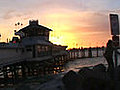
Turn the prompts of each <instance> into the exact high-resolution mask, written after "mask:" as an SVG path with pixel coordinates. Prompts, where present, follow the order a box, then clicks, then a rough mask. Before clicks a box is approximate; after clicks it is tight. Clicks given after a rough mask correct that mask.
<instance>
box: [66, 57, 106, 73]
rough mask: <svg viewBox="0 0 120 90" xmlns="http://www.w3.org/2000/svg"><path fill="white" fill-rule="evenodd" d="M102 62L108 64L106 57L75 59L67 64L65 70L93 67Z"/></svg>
mask: <svg viewBox="0 0 120 90" xmlns="http://www.w3.org/2000/svg"><path fill="white" fill-rule="evenodd" d="M101 63H102V64H105V65H106V64H107V62H106V59H105V58H104V57H94V58H83V59H75V60H73V61H69V62H68V63H67V64H66V65H65V71H69V70H74V71H78V70H79V69H80V68H82V67H91V66H95V65H97V64H101Z"/></svg>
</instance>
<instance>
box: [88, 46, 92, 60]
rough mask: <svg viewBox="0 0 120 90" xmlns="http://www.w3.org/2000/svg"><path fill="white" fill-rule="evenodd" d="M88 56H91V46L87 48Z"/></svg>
mask: <svg viewBox="0 0 120 90" xmlns="http://www.w3.org/2000/svg"><path fill="white" fill-rule="evenodd" d="M88 57H89V58H92V48H91V47H89V48H88Z"/></svg>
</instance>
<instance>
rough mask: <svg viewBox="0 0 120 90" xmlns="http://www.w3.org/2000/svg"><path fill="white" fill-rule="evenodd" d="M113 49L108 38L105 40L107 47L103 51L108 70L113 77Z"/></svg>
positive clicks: (111, 42)
mask: <svg viewBox="0 0 120 90" xmlns="http://www.w3.org/2000/svg"><path fill="white" fill-rule="evenodd" d="M114 50H115V47H114V45H113V41H112V40H109V41H108V42H107V47H106V50H105V53H104V57H105V58H106V60H107V63H108V72H109V74H110V76H111V77H113V71H114V63H113V51H114Z"/></svg>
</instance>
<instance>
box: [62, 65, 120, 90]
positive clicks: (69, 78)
mask: <svg viewBox="0 0 120 90" xmlns="http://www.w3.org/2000/svg"><path fill="white" fill-rule="evenodd" d="M116 74H117V75H116ZM115 75H116V80H117V82H116V80H114V79H111V78H110V75H109V73H107V72H106V67H105V66H104V65H103V64H98V65H96V66H94V67H93V69H89V68H86V67H85V68H82V69H81V70H79V72H78V73H76V72H74V71H69V72H68V73H67V74H66V75H64V77H63V78H62V81H63V83H64V85H65V87H66V89H67V90H119V87H120V83H119V82H118V81H119V80H120V77H119V76H120V67H118V68H116V69H115Z"/></svg>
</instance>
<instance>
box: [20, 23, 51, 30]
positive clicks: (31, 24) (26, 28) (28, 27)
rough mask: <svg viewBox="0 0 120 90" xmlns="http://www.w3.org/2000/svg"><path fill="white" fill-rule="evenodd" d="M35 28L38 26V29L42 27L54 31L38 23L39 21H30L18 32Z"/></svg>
mask: <svg viewBox="0 0 120 90" xmlns="http://www.w3.org/2000/svg"><path fill="white" fill-rule="evenodd" d="M34 28H38V29H41V30H48V31H52V30H51V29H49V28H47V27H45V26H43V25H39V24H38V21H29V25H28V26H26V27H24V28H22V29H20V30H19V31H18V32H21V31H22V32H26V31H28V30H29V29H34Z"/></svg>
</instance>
